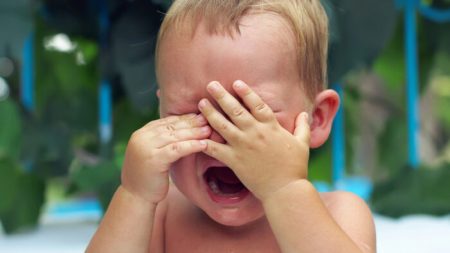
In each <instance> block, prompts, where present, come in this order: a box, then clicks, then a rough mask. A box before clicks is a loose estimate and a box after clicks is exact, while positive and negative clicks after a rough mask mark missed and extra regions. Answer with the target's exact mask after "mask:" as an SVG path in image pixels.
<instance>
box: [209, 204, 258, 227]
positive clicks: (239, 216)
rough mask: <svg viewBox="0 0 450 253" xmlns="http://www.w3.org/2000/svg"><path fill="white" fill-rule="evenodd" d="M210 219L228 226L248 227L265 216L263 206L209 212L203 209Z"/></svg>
mask: <svg viewBox="0 0 450 253" xmlns="http://www.w3.org/2000/svg"><path fill="white" fill-rule="evenodd" d="M203 211H204V212H205V213H206V214H207V215H208V216H209V218H210V219H212V220H213V221H215V222H216V223H218V224H220V225H223V226H227V227H235V228H238V227H247V226H251V225H253V224H255V223H257V222H259V221H261V220H262V219H263V218H264V212H263V210H262V208H260V209H258V210H244V209H240V210H239V209H236V210H219V211H213V212H208V211H207V210H203Z"/></svg>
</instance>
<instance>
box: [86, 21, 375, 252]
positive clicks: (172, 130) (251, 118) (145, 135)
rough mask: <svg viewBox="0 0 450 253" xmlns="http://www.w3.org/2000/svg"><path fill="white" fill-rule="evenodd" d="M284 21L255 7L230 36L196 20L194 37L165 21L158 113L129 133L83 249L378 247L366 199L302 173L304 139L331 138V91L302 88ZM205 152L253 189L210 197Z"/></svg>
mask: <svg viewBox="0 0 450 253" xmlns="http://www.w3.org/2000/svg"><path fill="white" fill-rule="evenodd" d="M288 27H289V26H288V25H287V23H285V21H284V20H283V19H281V18H279V17H278V16H276V15H271V14H259V15H248V16H246V17H244V18H243V19H242V22H241V26H240V28H241V32H240V34H236V35H235V36H233V37H230V36H228V35H222V34H214V35H211V34H209V33H208V32H207V31H206V29H205V25H204V24H202V23H200V25H199V26H198V29H197V30H196V33H195V35H194V36H193V37H189V36H185V35H183V34H179V33H174V32H169V33H168V35H167V37H166V38H164V40H163V41H162V43H161V44H160V45H161V46H160V56H159V59H158V77H159V83H160V84H161V89H160V91H159V92H158V94H159V97H160V111H161V117H162V119H160V120H156V121H153V122H150V123H148V124H147V125H146V126H144V127H143V128H141V129H139V130H137V131H136V132H135V133H134V134H133V136H132V137H131V138H130V142H129V144H128V147H127V151H126V156H125V162H124V165H123V172H122V185H121V186H120V187H119V189H118V190H117V192H116V194H115V195H114V197H113V199H112V201H111V204H110V207H109V208H108V210H107V212H106V214H105V217H104V219H103V220H102V222H101V224H100V226H99V229H98V230H97V232H96V234H95V235H94V237H93V239H92V241H91V243H90V245H89V247H88V249H87V252H375V231H374V225H373V220H372V216H371V214H370V210H369V209H368V207H367V206H366V204H365V203H364V201H362V200H361V199H359V198H358V197H356V196H355V195H353V194H349V193H344V192H332V193H326V194H319V193H318V192H317V191H316V190H315V188H314V187H313V185H312V184H311V183H310V182H309V181H308V180H307V174H308V157H309V148H310V147H312V148H314V147H318V146H320V145H322V144H323V143H324V142H325V141H326V139H327V138H328V135H329V133H330V129H331V125H332V121H333V118H334V116H335V113H336V111H337V108H338V105H339V98H338V95H337V94H336V93H335V92H334V91H331V90H324V91H322V92H320V93H319V94H317V95H316V97H315V98H314V100H313V101H311V100H310V99H308V98H307V97H306V96H305V93H304V91H303V89H302V88H301V87H302V85H301V83H302V82H301V80H299V77H298V74H297V69H296V64H295V56H293V54H292V53H291V52H293V51H294V45H293V42H292V41H293V40H292V38H293V34H292V33H291V31H290V30H289V29H288ZM274 35H276V36H274ZM240 80H242V81H240ZM211 164H214V165H217V164H223V165H226V166H228V167H230V168H231V169H232V170H233V171H234V172H235V174H236V175H237V176H238V177H239V179H240V180H241V182H242V183H243V184H244V185H245V186H246V187H247V188H248V189H249V190H250V191H251V192H252V195H250V196H249V197H247V198H246V199H244V200H243V201H241V202H239V203H237V204H233V205H226V206H224V205H220V204H218V203H215V202H213V201H211V200H210V199H209V197H208V195H207V193H206V191H205V183H204V182H203V179H202V175H203V172H204V170H205V168H206V167H207V166H208V165H211ZM169 174H170V175H171V177H172V180H173V182H174V184H175V186H176V187H174V186H173V185H171V184H170V183H169Z"/></svg>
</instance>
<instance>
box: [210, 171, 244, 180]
mask: <svg viewBox="0 0 450 253" xmlns="http://www.w3.org/2000/svg"><path fill="white" fill-rule="evenodd" d="M210 172H211V174H213V175H214V176H215V177H216V178H218V179H219V180H220V181H222V182H224V183H227V184H240V183H241V180H239V178H238V177H237V176H236V174H234V172H233V171H232V170H231V169H230V168H228V167H214V168H211V169H210Z"/></svg>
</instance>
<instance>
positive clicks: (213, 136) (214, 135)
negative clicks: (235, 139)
mask: <svg viewBox="0 0 450 253" xmlns="http://www.w3.org/2000/svg"><path fill="white" fill-rule="evenodd" d="M209 139H210V140H212V141H215V142H217V143H226V141H225V139H224V138H223V137H222V135H220V134H219V133H218V132H216V131H215V130H214V129H213V131H212V133H211V135H210V136H209Z"/></svg>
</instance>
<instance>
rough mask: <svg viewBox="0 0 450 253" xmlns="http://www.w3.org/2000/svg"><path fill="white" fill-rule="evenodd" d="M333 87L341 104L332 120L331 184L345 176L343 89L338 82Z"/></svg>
mask: <svg viewBox="0 0 450 253" xmlns="http://www.w3.org/2000/svg"><path fill="white" fill-rule="evenodd" d="M333 88H334V89H335V90H336V92H337V93H338V94H339V97H340V98H341V104H340V105H339V110H338V112H337V114H336V118H335V119H334V122H333V129H332V134H331V138H332V163H333V164H332V166H333V184H334V185H335V184H336V182H338V181H340V180H342V179H344V176H345V129H344V111H343V105H342V101H343V89H342V86H341V85H339V84H335V85H334V86H333Z"/></svg>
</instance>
